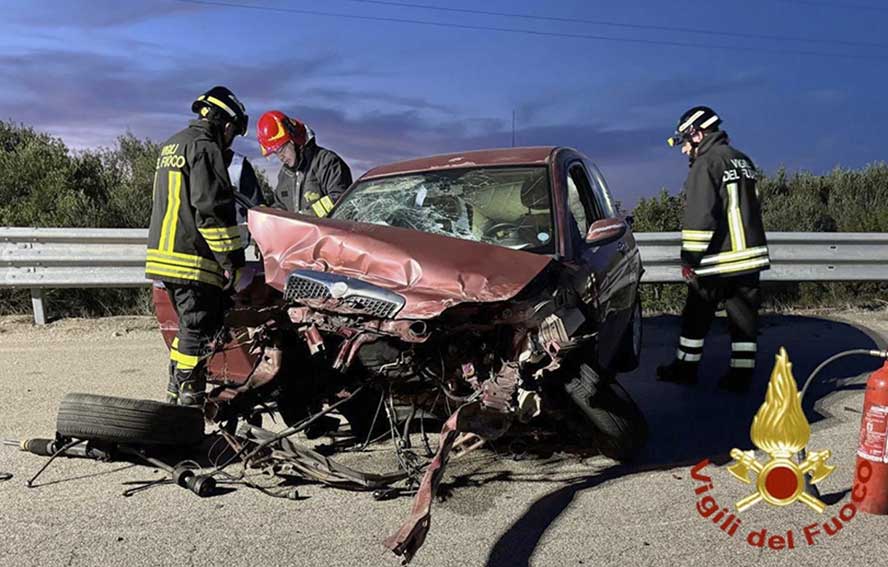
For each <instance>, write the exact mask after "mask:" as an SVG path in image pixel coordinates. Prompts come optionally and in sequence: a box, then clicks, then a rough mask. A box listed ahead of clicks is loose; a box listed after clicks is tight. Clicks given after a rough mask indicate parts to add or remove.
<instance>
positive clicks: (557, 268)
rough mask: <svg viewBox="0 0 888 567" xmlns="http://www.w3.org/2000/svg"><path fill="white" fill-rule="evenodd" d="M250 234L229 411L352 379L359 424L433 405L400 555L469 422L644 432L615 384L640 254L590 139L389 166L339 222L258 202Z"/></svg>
mask: <svg viewBox="0 0 888 567" xmlns="http://www.w3.org/2000/svg"><path fill="white" fill-rule="evenodd" d="M249 232H250V234H251V237H252V239H253V241H254V242H255V244H256V248H257V250H258V253H259V256H260V258H261V263H258V264H256V265H255V266H254V267H255V268H256V279H255V281H254V283H253V284H252V285H251V287H250V288H248V289H247V290H246V291H244V292H242V293H241V294H240V295H239V296H237V297H236V298H235V307H234V308H233V309H232V311H231V312H230V314H229V317H228V321H227V333H228V334H227V336H223V337H220V338H219V340H218V341H216V344H215V351H214V352H215V354H214V355H213V358H212V360H211V364H210V370H211V377H210V380H211V382H214V383H215V384H216V385H217V386H218V387H217V388H216V389H215V390H214V391H213V393H212V394H211V399H213V400H214V401H215V402H216V406H215V407H216V408H217V410H216V419H218V420H223V419H230V418H232V417H238V416H241V417H243V416H247V415H255V412H257V411H260V410H259V409H257V408H268V407H272V408H275V409H277V410H278V411H279V412H280V413H281V415H283V417H284V419H285V421H287V423H288V424H292V423H297V422H300V420H302V421H304V420H305V419H306V418H307V417H308V418H310V416H312V415H314V413H316V412H318V411H321V409H322V408H323V407H328V406H329V404H331V403H334V402H336V401H337V400H340V401H341V400H342V399H343V397H344V396H348V395H349V394H350V393H354V392H356V391H358V390H360V395H357V396H356V397H355V398H354V399H349V400H348V403H347V404H344V405H342V406H340V408H339V409H340V411H341V413H342V415H343V416H344V417H345V419H346V420H347V421H348V422H349V424H350V426H351V431H352V434H353V435H354V436H355V437H356V438H358V439H361V438H364V437H365V436H367V438H368V439H369V437H370V434H371V433H372V432H373V431H374V429H375V428H376V425H378V424H377V423H376V421H377V419H376V418H378V416H379V407H380V406H382V404H383V401H384V399H385V396H388V397H389V398H388V399H390V400H393V401H392V403H391V406H392V409H393V410H394V405H395V401H397V403H398V404H400V405H401V406H403V405H405V404H409V405H410V407H411V408H412V411H411V413H410V415H411V416H413V415H416V414H417V412H420V413H422V414H423V415H424V416H431V417H432V418H435V417H437V418H439V419H440V421H441V422H442V423H443V424H444V425H443V429H442V432H441V436H440V438H439V446H438V449H437V451H436V452H434V453H435V454H434V458H433V459H432V460H431V461H430V462H427V463H425V464H424V465H422V466H421V467H419V468H418V470H419V471H420V473H422V475H423V476H422V479H421V484H420V487H419V492H418V494H417V500H416V503H415V505H414V509H413V513H412V515H411V519H410V521H408V522H407V523H406V524H405V525H404V527H402V529H401V530H400V531H399V532H398V533H396V534H395V535H394V536H392V538H390V539H389V540H388V541H387V545H388V546H389V547H390V548H391V549H393V550H394V551H395V552H396V553H399V554H403V555H405V556H406V557H408V558H409V557H410V556H412V554H413V553H415V551H416V549H417V548H418V547H419V545H420V544H421V543H422V540H423V539H424V537H425V529H427V522H426V520H427V518H428V513H429V508H430V506H431V495H432V494H433V493H434V490H435V488H436V486H437V483H438V482H439V481H440V478H441V475H442V474H443V468H444V465H445V464H446V461H447V457H448V454H449V452H450V450H451V448H452V446H453V443H455V442H457V440H458V437H459V435H460V434H462V433H471V434H473V435H475V436H476V438H479V439H481V440H485V439H492V438H496V437H500V436H503V435H530V432H536V434H537V435H538V434H539V433H540V432H541V431H543V432H547V433H548V434H550V435H552V436H555V437H569V438H571V439H573V440H575V441H576V442H578V443H579V444H581V445H588V446H594V447H597V448H599V449H600V450H601V451H602V452H603V453H605V454H606V455H608V456H611V457H614V458H617V459H626V458H630V457H631V456H632V455H633V454H634V453H635V452H636V451H637V450H638V448H639V447H640V446H641V445H642V444H643V442H644V439H645V435H646V428H645V424H644V418H643V417H642V415H641V414H640V412H639V411H638V408H637V407H636V406H635V404H634V402H633V401H632V400H631V399H630V398H629V397H628V394H626V392H625V390H623V389H622V388H620V387H619V384H618V383H617V382H616V379H615V377H616V374H617V373H618V372H620V371H626V370H630V369H633V368H635V367H636V366H637V364H638V358H639V354H640V348H641V304H640V299H639V282H640V280H641V274H642V265H641V260H640V255H639V251H638V249H637V247H636V243H635V239H634V238H633V236H632V231H631V228H630V226H629V225H628V223H627V222H626V220H625V219H624V218H623V217H622V216H621V215H620V214H619V212H618V211H617V210H616V207H615V203H614V200H613V197H612V196H611V193H610V191H609V190H608V187H607V185H606V183H605V180H604V178H603V176H602V175H601V172H600V171H599V170H598V168H597V167H596V166H595V165H594V164H593V163H592V162H591V161H590V160H589V159H588V158H586V157H585V156H583V155H582V154H580V153H578V152H577V151H575V150H572V149H568V148H553V147H540V148H512V149H500V150H488V151H476V152H466V153H461V154H451V155H443V156H435V157H429V158H423V159H417V160H412V161H405V162H400V163H395V164H391V165H385V166H381V167H377V168H375V169H372V170H370V171H368V172H367V173H366V174H364V175H363V176H362V177H361V178H360V179H358V180H357V181H356V182H355V183H354V184H353V185H352V187H351V188H350V189H349V190H348V191H347V192H346V193H345V194H344V195H343V197H342V198H341V199H340V201H339V202H338V203H337V204H336V207H335V208H334V209H333V211H332V212H331V214H330V216H329V218H324V219H318V218H314V217H308V216H303V215H299V214H293V213H288V212H284V211H280V210H274V209H270V208H255V209H252V210H251V211H250V213H249ZM154 298H155V303H156V306H157V313H158V318H159V320H160V323H161V327H162V330H163V332H164V336H165V337H166V339H167V342H168V343H169V342H171V340H172V338H173V336H174V335H175V332H176V326H177V325H176V321H175V313H174V311H173V310H172V308H171V306H170V305H169V302H168V299H167V296H166V294H165V293H164V292H163V290H161V289H157V290H156V291H155V295H154ZM442 394H443V395H442ZM439 400H443V401H444V402H447V403H441V402H440V401H439ZM451 406H452V407H451ZM385 407H386V411H387V412H389V405H386V406H385ZM454 407H456V408H458V409H457V410H456V411H452V410H453V408H454ZM374 410H376V412H375V413H374ZM390 413H394V414H397V412H390ZM403 419H404V418H403V417H397V418H393V419H392V426H393V427H394V426H395V425H397V426H398V427H397V428H398V429H399V430H400V429H401V428H402V423H401V422H402V421H403ZM398 420H400V421H398ZM395 421H398V423H395ZM403 429H404V430H405V431H406V430H407V429H408V427H403ZM536 438H539V437H538V436H537V437H536ZM417 480H419V479H417Z"/></svg>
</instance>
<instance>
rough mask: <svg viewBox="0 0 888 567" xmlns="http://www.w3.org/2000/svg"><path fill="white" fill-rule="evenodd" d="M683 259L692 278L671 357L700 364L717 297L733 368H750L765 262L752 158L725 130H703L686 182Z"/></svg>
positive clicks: (716, 304)
mask: <svg viewBox="0 0 888 567" xmlns="http://www.w3.org/2000/svg"><path fill="white" fill-rule="evenodd" d="M685 195H686V197H687V205H686V208H685V213H684V221H683V230H682V233H681V235H682V247H681V259H682V263H683V264H684V265H686V266H690V267H691V268H693V270H694V271H695V273H696V275H697V277H696V279H694V280H692V281H691V282H690V284H689V286H688V298H687V303H686V304H685V307H684V311H683V312H682V325H681V338H680V339H679V346H678V351H677V354H676V358H677V359H678V360H680V361H684V362H688V363H695V362H699V360H700V358H701V356H702V352H703V339H704V337H705V336H706V334H707V332H708V331H709V327H710V325H711V324H712V319H713V316H714V314H715V311H716V309H717V306H718V304H719V303H720V302H724V304H725V309H726V311H727V314H728V326H729V329H730V333H731V369H732V370H739V371H740V372H741V373H743V372H745V373H749V374H751V372H752V369H753V368H754V367H755V353H756V348H757V345H756V337H757V331H758V309H759V306H760V304H761V295H760V291H759V272H761V271H762V270H766V269H768V267H769V264H770V258H769V255H768V243H767V241H766V238H765V229H764V225H763V223H762V213H761V207H760V204H759V200H758V192H757V190H756V171H755V166H754V165H753V164H752V161H751V160H750V159H749V158H748V157H746V156H745V155H744V154H742V153H741V152H739V151H737V150H735V149H734V148H732V147H731V146H730V145H728V137H727V134H725V133H724V132H721V131H716V132H713V133H710V134H707V135H706V136H705V137H704V138H703V140H702V142H700V145H699V146H698V148H697V153H696V158H695V160H694V161H693V163H692V165H691V170H690V173H689V174H688V179H687V182H686V184H685Z"/></svg>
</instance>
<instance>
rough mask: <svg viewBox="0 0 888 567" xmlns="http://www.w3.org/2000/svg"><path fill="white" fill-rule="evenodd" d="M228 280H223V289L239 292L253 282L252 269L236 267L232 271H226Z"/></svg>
mask: <svg viewBox="0 0 888 567" xmlns="http://www.w3.org/2000/svg"><path fill="white" fill-rule="evenodd" d="M226 276H227V277H228V280H227V281H226V282H225V290H226V291H233V292H234V293H240V292H242V291H243V290H245V289H247V288H248V287H249V286H250V284H251V283H253V270H248V269H247V268H246V267H242V268H236V269H235V270H234V273H233V274H232V273H231V272H226Z"/></svg>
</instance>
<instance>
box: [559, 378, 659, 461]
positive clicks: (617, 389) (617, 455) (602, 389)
mask: <svg viewBox="0 0 888 567" xmlns="http://www.w3.org/2000/svg"><path fill="white" fill-rule="evenodd" d="M579 373H580V376H579V378H578V379H579V381H581V382H585V383H586V384H588V385H591V389H592V390H594V391H593V392H592V393H591V394H590V395H589V394H588V391H589V387H587V389H586V390H585V392H584V391H583V389H573V391H571V389H570V388H569V387H568V386H569V385H566V387H565V389H566V390H568V394H569V396H570V398H571V399H572V400H573V402H574V404H575V406H576V407H577V408H578V409H579V410H580V411H579V413H581V414H582V417H583V419H584V423H585V424H587V425H590V426H591V428H585V427H584V428H583V430H582V431H579V432H578V433H579V434H580V437H581V438H583V439H586V440H590V441H592V442H593V443H595V445H596V446H597V447H598V449H599V450H600V451H601V453H602V454H603V455H605V456H606V457H610V458H612V459H614V460H616V461H621V462H624V461H630V460H632V458H633V457H634V456H635V455H636V454H637V453H638V451H639V450H641V448H642V447H643V446H644V444H645V442H646V441H647V435H648V427H647V420H645V418H644V414H642V413H641V410H640V409H639V407H638V405H637V404H636V403H635V401H634V400H633V399H632V397H631V396H630V395H629V392H627V391H626V390H625V389H624V388H623V387H622V386H621V385H620V384H619V383H618V382H617V381H616V380H615V379H613V378H610V377H606V376H601V375H599V374H598V373H597V372H596V371H595V370H594V369H593V368H592V367H591V366H589V365H588V364H582V365H580V369H579ZM571 382H572V383H574V384H576V382H577V380H574V381H571ZM581 392H582V393H583V395H580V393H581ZM574 429H575V430H576V429H577V428H576V427H575V428H574Z"/></svg>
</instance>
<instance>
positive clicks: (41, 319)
mask: <svg viewBox="0 0 888 567" xmlns="http://www.w3.org/2000/svg"><path fill="white" fill-rule="evenodd" d="M31 305H32V306H33V308H34V323H36V324H37V325H46V312H45V311H44V310H43V290H42V289H40V288H36V287H34V288H31Z"/></svg>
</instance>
